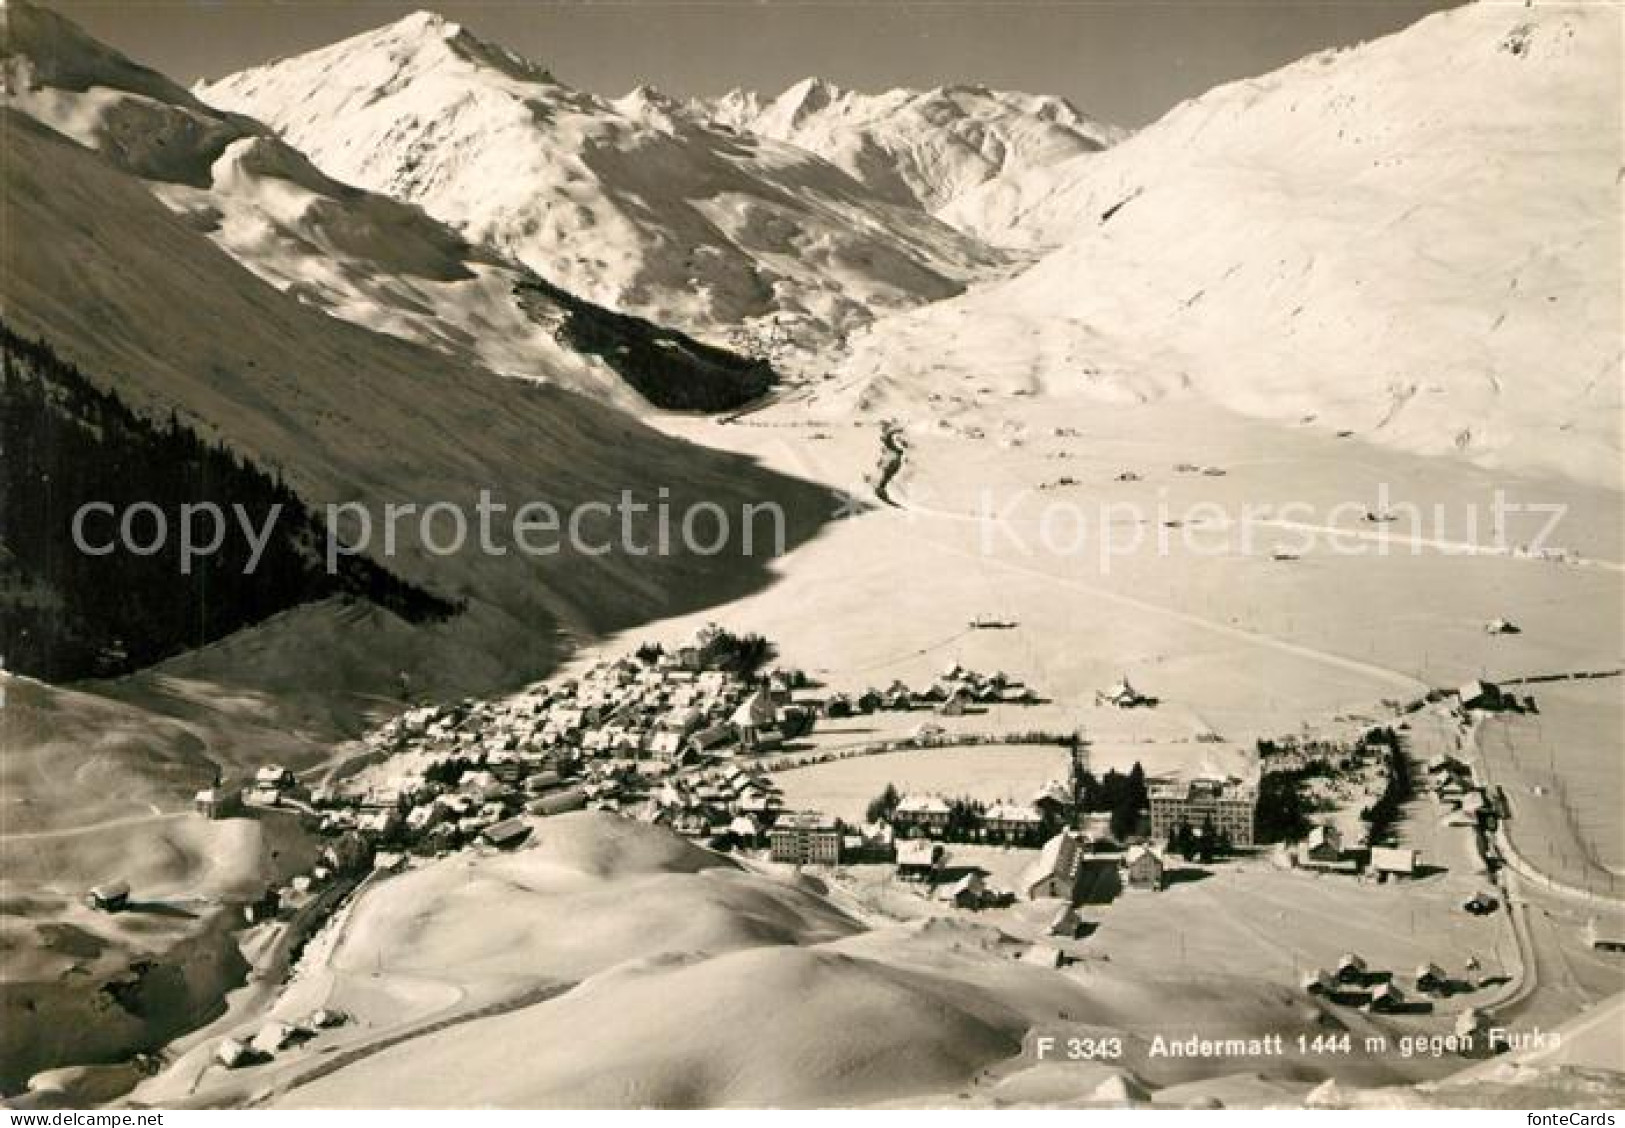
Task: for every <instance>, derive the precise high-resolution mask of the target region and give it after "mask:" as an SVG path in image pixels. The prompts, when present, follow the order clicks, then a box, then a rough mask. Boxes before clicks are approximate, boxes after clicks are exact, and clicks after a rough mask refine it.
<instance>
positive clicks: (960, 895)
mask: <svg viewBox="0 0 1625 1128" xmlns="http://www.w3.org/2000/svg"><path fill="white" fill-rule="evenodd" d="M937 897H938V899H940V900H943V901H947V902H948V903H950V904H952V905H953V906H954V908H956V909H979V908H981V907H982V906H983V904H985V903H986V901H987V885H986V883H985V882H984V881H983V879H982V875H981V874H980V873H979V872H977V871H975V870H972V871H971V872H970V873H967V874H966V875H965V876H964V877H962V878H960V879H959V880H958V881H956V882H954V883H953V884H952V885H949V886H946V887H944V888H942V889H940V890H938V891H937Z"/></svg>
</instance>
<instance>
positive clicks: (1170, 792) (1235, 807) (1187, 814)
mask: <svg viewBox="0 0 1625 1128" xmlns="http://www.w3.org/2000/svg"><path fill="white" fill-rule="evenodd" d="M1150 797H1151V837H1153V838H1155V839H1157V840H1159V841H1164V842H1165V841H1167V840H1168V839H1169V838H1170V837H1171V836H1172V835H1173V834H1174V832H1175V831H1176V830H1177V829H1178V828H1179V825H1180V824H1181V823H1183V824H1185V825H1186V826H1192V827H1200V826H1204V825H1206V824H1207V823H1208V822H1211V823H1212V824H1213V829H1214V831H1215V833H1226V834H1228V835H1229V836H1230V841H1231V842H1232V843H1234V844H1235V845H1237V846H1251V845H1253V841H1254V839H1253V824H1254V817H1255V814H1256V812H1257V809H1258V789H1257V788H1256V787H1254V786H1253V785H1252V784H1250V783H1244V782H1243V781H1241V780H1237V779H1193V780H1190V781H1188V782H1184V783H1173V784H1158V785H1157V786H1155V787H1153V788H1151V796H1150Z"/></svg>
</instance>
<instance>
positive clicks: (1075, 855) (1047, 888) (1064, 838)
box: [1016, 830, 1083, 901]
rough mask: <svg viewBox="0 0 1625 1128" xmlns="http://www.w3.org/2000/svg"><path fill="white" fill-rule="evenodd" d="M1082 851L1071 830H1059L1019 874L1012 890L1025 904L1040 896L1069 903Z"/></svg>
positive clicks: (1074, 886)
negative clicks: (1018, 878) (1023, 898)
mask: <svg viewBox="0 0 1625 1128" xmlns="http://www.w3.org/2000/svg"><path fill="white" fill-rule="evenodd" d="M1082 852H1083V850H1082V839H1081V836H1079V835H1078V834H1077V833H1076V832H1074V831H1070V830H1063V831H1061V832H1060V833H1059V834H1057V835H1056V836H1055V837H1053V838H1051V839H1050V840H1049V841H1048V842H1046V843H1044V848H1043V849H1042V850H1040V851H1039V852H1038V857H1037V858H1035V859H1034V860H1033V862H1032V864H1031V865H1029V866H1028V867H1027V869H1026V871H1025V872H1023V873H1022V875H1021V880H1020V882H1019V884H1018V885H1017V887H1016V891H1017V892H1018V893H1019V894H1020V895H1021V896H1023V897H1025V898H1026V899H1027V900H1029V901H1036V900H1039V899H1041V898H1044V897H1060V898H1063V899H1064V900H1067V901H1070V900H1072V895H1073V892H1074V891H1075V890H1076V889H1077V884H1078V866H1079V860H1080V858H1081V856H1082Z"/></svg>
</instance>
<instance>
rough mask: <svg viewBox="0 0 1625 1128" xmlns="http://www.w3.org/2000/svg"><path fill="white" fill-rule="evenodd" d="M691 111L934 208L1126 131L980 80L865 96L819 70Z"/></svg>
mask: <svg viewBox="0 0 1625 1128" xmlns="http://www.w3.org/2000/svg"><path fill="white" fill-rule="evenodd" d="M694 112H695V113H696V114H697V115H703V116H705V117H708V118H710V119H711V120H713V121H718V122H722V123H724V124H726V125H728V126H730V127H731V128H733V129H737V130H742V131H746V132H750V133H754V134H757V135H758V136H762V137H770V138H773V139H775V140H779V141H785V142H788V143H789V144H792V145H796V146H799V147H801V148H803V149H807V150H808V151H810V152H814V153H817V154H818V155H819V156H821V157H823V158H824V159H825V160H828V161H830V162H832V163H833V164H836V165H838V166H839V167H841V168H842V169H844V170H846V171H847V172H848V173H850V174H851V175H852V176H853V177H854V178H856V179H857V180H859V181H860V182H862V183H863V184H864V185H865V186H866V187H868V188H869V189H870V190H872V191H874V192H877V193H879V194H880V195H882V196H883V197H884V198H886V199H888V200H891V201H893V202H895V203H899V204H905V205H909V206H913V207H918V208H922V209H923V210H926V211H930V212H936V211H938V210H939V209H941V208H943V207H945V206H946V205H947V204H949V203H951V202H952V201H953V200H955V199H957V198H958V197H959V196H961V195H963V194H964V193H966V192H968V191H970V190H972V189H974V188H977V187H979V186H980V185H982V184H984V183H986V182H988V181H992V180H998V179H999V178H1002V177H1005V176H1008V175H1012V174H1017V173H1022V172H1025V171H1027V170H1030V169H1033V168H1042V167H1047V166H1049V165H1052V164H1057V163H1059V162H1061V161H1064V160H1068V159H1070V158H1073V157H1076V156H1080V155H1083V154H1087V153H1094V152H1098V151H1099V150H1101V149H1103V148H1106V147H1107V146H1109V145H1112V144H1114V143H1116V142H1117V141H1118V140H1120V139H1121V138H1122V137H1123V136H1125V134H1124V133H1123V131H1122V130H1119V129H1116V128H1115V127H1112V126H1108V125H1104V124H1102V123H1100V122H1096V121H1093V120H1091V119H1090V118H1088V117H1087V116H1085V115H1084V114H1082V113H1080V112H1079V111H1078V110H1077V109H1076V107H1074V106H1073V105H1072V104H1071V103H1070V102H1068V101H1067V100H1066V99H1065V98H1060V97H1056V96H1054V95H1038V94H1024V93H1018V92H1012V91H1001V90H993V89H990V88H989V87H987V86H985V85H981V84H979V83H960V84H953V85H946V86H938V87H935V88H931V89H924V90H916V89H909V88H906V87H901V88H897V89H893V90H887V91H885V92H882V93H878V94H866V93H863V92H861V91H855V90H847V89H844V88H842V87H841V86H839V85H837V84H836V83H834V82H831V81H829V80H828V79H822V78H815V77H813V78H804V79H802V80H801V81H800V82H797V83H795V84H794V85H792V86H790V87H789V88H788V89H787V90H785V91H784V92H783V93H782V94H779V95H777V96H776V97H773V98H764V97H763V96H761V95H759V94H755V93H752V92H749V91H743V90H734V91H730V92H729V93H727V94H725V95H723V96H721V97H720V98H716V99H712V100H711V101H709V102H705V103H701V104H700V105H698V106H696V108H695V111H694Z"/></svg>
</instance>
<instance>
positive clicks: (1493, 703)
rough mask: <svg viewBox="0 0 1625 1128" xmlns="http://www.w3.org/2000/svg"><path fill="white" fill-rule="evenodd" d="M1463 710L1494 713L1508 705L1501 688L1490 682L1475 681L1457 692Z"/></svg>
mask: <svg viewBox="0 0 1625 1128" xmlns="http://www.w3.org/2000/svg"><path fill="white" fill-rule="evenodd" d="M1456 696H1457V697H1459V698H1460V699H1461V707H1462V708H1463V709H1468V710H1471V709H1480V710H1485V711H1493V710H1496V709H1500V708H1502V707H1503V706H1504V705H1505V704H1506V698H1505V697H1504V696H1503V695H1502V693H1501V688H1500V687H1499V686H1497V685H1493V684H1491V683H1490V682H1487V681H1482V680H1479V679H1476V678H1475V679H1474V680H1473V681H1470V682H1468V683H1467V684H1466V685H1464V686H1462V687H1461V688H1460V689H1458V690H1457V691H1456Z"/></svg>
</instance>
